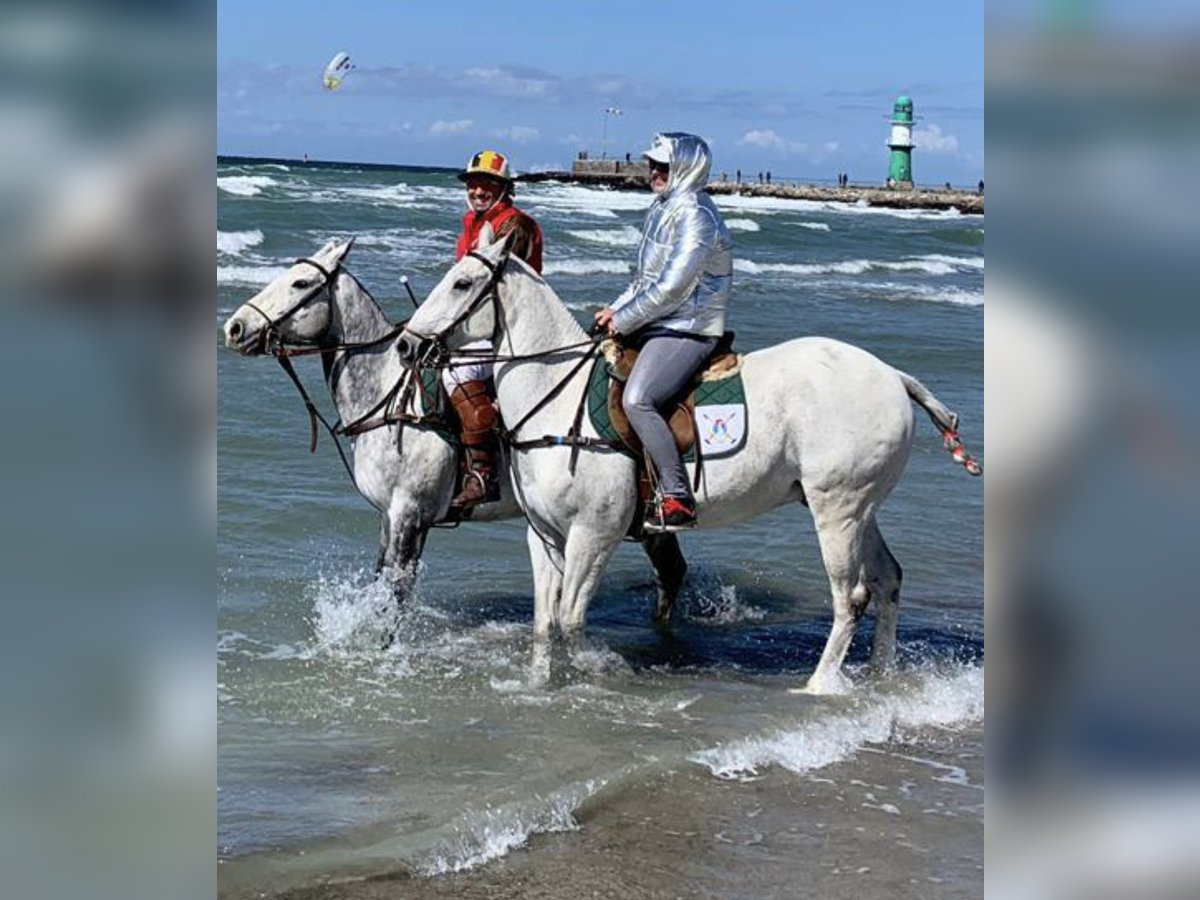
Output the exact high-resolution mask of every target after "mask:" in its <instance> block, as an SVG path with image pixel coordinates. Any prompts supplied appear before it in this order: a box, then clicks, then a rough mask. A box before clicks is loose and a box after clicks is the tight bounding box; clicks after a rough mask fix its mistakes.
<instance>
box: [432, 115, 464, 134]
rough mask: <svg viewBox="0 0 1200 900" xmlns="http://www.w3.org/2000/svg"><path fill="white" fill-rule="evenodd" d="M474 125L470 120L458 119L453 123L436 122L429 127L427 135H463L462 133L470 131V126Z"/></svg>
mask: <svg viewBox="0 0 1200 900" xmlns="http://www.w3.org/2000/svg"><path fill="white" fill-rule="evenodd" d="M474 124H475V123H474V121H472V120H471V119H459V120H457V121H455V122H442V121H438V122H434V123H433V124H432V125H430V126H429V134H430V135H431V136H432V137H446V136H447V135H451V134H463V133H464V132H466V131H468V130H470V128H471V126H472V125H474Z"/></svg>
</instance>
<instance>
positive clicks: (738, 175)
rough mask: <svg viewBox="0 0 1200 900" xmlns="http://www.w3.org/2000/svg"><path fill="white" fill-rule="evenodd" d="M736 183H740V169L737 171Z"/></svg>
mask: <svg viewBox="0 0 1200 900" xmlns="http://www.w3.org/2000/svg"><path fill="white" fill-rule="evenodd" d="M737 183H738V184H741V183H742V170H741V169H738V170H737Z"/></svg>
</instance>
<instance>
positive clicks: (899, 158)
mask: <svg viewBox="0 0 1200 900" xmlns="http://www.w3.org/2000/svg"><path fill="white" fill-rule="evenodd" d="M912 129H913V102H912V98H911V97H908V96H906V95H904V94H901V95H900V96H899V97H897V98H896V103H895V105H894V106H893V107H892V136H891V138H890V139H889V140H888V149H889V150H891V151H892V158H891V160H890V162H889V164H888V186H889V187H900V188H911V187H912V186H913V177H912V150H913V140H912Z"/></svg>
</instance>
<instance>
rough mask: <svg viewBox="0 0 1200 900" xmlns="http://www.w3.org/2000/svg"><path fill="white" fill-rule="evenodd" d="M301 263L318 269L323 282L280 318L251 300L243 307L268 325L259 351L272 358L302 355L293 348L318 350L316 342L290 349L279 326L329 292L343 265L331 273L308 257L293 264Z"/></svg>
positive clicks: (261, 337) (294, 345) (259, 344)
mask: <svg viewBox="0 0 1200 900" xmlns="http://www.w3.org/2000/svg"><path fill="white" fill-rule="evenodd" d="M301 263H303V264H305V265H309V266H312V267H313V268H314V269H316V270H317V271H318V272H320V273H321V281H320V283H319V284H316V285H314V286H313V287H312V288H310V289H309V290H308V291H306V292H305V293H304V294H303V295H301V297H300V299H299V300H297V301H296V302H295V303H293V304H292V305H291V306H289V307H288V308H287V309H285V310H284V311H283V312H281V313H280V314H279V315H278V316H276V317H275V318H271V317H270V316H269V315H267V314H266V313H265V312H264V311H263V310H262V308H261V307H259V306H257V305H256V304H254V303H252V302H251V301H249V300H247V301H246V302H245V303H244V304H242V305H243V306H248V307H250V308H251V309H252V310H254V311H255V312H256V313H258V314H259V315H260V316H262V318H263V321H264V322H266V323H267V324H266V325H265V326H264V327H263V328H261V329H260V330H259V338H258V349H259V350H260V351H262V352H263V353H270V354H271V355H272V356H276V357H279V356H281V355H282V356H298V355H301V354H299V353H296V352H294V349H293V348H295V349H299V348H305V349H307V348H316V347H317V342H315V341H306V342H304V343H300V344H293V345H291V346H290V347H289V346H288V345H287V344H286V343H285V342H284V340H283V338H282V337H281V336H280V334H279V326H280V325H282V324H283V323H284V322H286V321H287V320H288V319H290V318H291V317H292V316H294V315H296V313H298V312H300V310H302V309H303V308H304V307H306V306H308V304H309V303H310V302H311V301H312V299H313V298H314V297H316V296H317V295H319V294H320V293H321V292H322V291H328V290H329V288H330V287H332V285H333V280H334V278H335V277H336V276H337V273H338V270H339V269H341V267H342V264H341V261H340V260H339V261H338V264H337V265H336V266H334V267H333V271H332V272H331V271H329V270H328V269H326V268H325V267H324V266H323V265H321V264H320V263H319V262H317V261H316V260H315V259H309V258H308V257H302V258H300V259H298V260H296V262H295V263H293V265H300V264H301ZM326 299H327V300H329V299H330V298H329V297H327V298H326Z"/></svg>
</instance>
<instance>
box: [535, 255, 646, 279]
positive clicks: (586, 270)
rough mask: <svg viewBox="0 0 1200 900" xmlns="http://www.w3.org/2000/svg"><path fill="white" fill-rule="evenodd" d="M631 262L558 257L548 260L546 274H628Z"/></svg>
mask: <svg viewBox="0 0 1200 900" xmlns="http://www.w3.org/2000/svg"><path fill="white" fill-rule="evenodd" d="M630 271H631V269H630V266H629V263H627V262H622V261H621V260H617V259H556V260H549V261H547V263H546V265H545V268H544V269H543V270H542V274H544V275H599V274H601V273H607V274H611V275H628V274H629V273H630Z"/></svg>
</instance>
